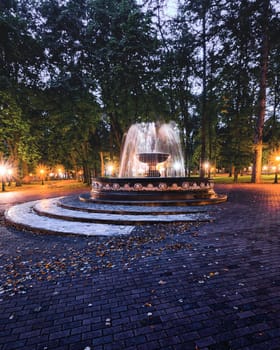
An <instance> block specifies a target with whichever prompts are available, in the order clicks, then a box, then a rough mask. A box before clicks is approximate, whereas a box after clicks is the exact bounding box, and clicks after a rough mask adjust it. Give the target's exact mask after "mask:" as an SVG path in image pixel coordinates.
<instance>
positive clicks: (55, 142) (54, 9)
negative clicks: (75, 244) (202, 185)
mask: <svg viewBox="0 0 280 350" xmlns="http://www.w3.org/2000/svg"><path fill="white" fill-rule="evenodd" d="M166 3H167V2H166V1H161V2H159V1H157V0H147V1H136V0H66V1H60V0H42V1H36V0H13V1H4V2H1V4H0V133H1V143H0V152H1V154H2V155H3V157H4V158H6V159H9V160H11V161H12V162H13V163H14V164H15V166H16V167H18V170H19V174H20V175H21V176H24V175H26V174H27V173H28V172H30V171H34V168H35V167H36V165H37V164H39V163H44V164H46V165H48V166H49V167H52V166H55V165H56V164H57V163H60V164H63V165H64V167H65V168H66V169H69V170H70V169H71V170H74V171H78V170H79V169H82V171H83V173H84V176H85V181H87V182H90V177H91V175H92V174H94V175H97V174H100V173H101V169H102V166H103V164H102V161H103V160H104V155H106V157H108V158H110V159H115V158H118V156H119V153H120V148H121V144H122V137H123V134H124V133H125V132H126V131H127V129H128V128H129V126H130V125H131V124H133V123H135V122H140V121H147V120H158V119H159V120H161V119H163V120H165V121H168V120H174V121H175V122H176V123H177V124H178V126H179V128H180V130H181V137H182V144H183V147H184V153H185V160H186V169H187V173H190V172H191V171H199V172H200V175H201V176H205V175H206V174H205V171H204V170H205V169H204V166H203V164H204V163H205V162H206V161H208V162H210V163H211V164H212V166H213V167H215V168H220V169H222V168H223V169H226V170H227V171H229V172H230V173H231V172H233V173H234V175H235V178H236V179H237V176H238V174H239V173H241V172H242V171H243V169H244V168H246V167H249V166H254V167H255V168H254V169H255V171H254V176H253V178H252V180H253V181H255V182H258V181H259V177H258V176H257V175H258V174H259V173H260V171H261V164H262V158H263V159H264V158H265V157H266V158H268V157H267V154H269V153H273V152H275V151H276V150H278V148H279V137H280V124H279V122H280V121H279V119H280V115H279V113H280V89H279V82H280V54H279V53H280V52H279V50H280V46H279V45H280V43H279V34H280V18H279V11H280V9H279V5H278V4H277V1H273V0H271V1H269V0H246V1H244V0H242V1H241V0H237V1H230V0H200V1H195V0H187V1H184V2H181V4H180V2H178V3H179V5H178V8H177V13H176V14H174V15H173V16H172V17H170V16H168V12H167V11H166ZM262 149H264V152H262ZM100 155H101V157H100Z"/></svg>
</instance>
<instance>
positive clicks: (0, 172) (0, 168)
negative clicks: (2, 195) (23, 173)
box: [0, 165, 7, 192]
mask: <svg viewBox="0 0 280 350" xmlns="http://www.w3.org/2000/svg"><path fill="white" fill-rule="evenodd" d="M6 172H7V169H6V167H5V165H0V176H1V183H2V192H4V191H5V178H4V177H5V174H6Z"/></svg>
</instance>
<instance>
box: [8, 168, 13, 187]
mask: <svg viewBox="0 0 280 350" xmlns="http://www.w3.org/2000/svg"><path fill="white" fill-rule="evenodd" d="M12 174H13V170H12V169H8V179H9V182H8V186H11V181H12Z"/></svg>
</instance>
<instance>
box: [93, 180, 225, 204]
mask: <svg viewBox="0 0 280 350" xmlns="http://www.w3.org/2000/svg"><path fill="white" fill-rule="evenodd" d="M226 199H227V196H226V195H218V194H217V193H216V192H215V191H214V180H213V179H211V178H200V177H141V178H140V177H137V178H134V177H131V178H114V177H97V178H93V179H92V190H91V193H90V198H89V199H87V200H89V201H92V202H97V203H110V204H114V203H115V204H127V205H137V204H141V205H153V206H154V205H207V204H216V203H220V202H224V201H226Z"/></svg>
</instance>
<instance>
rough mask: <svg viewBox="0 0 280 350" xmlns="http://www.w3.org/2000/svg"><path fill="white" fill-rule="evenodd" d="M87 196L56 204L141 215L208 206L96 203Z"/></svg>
mask: <svg viewBox="0 0 280 350" xmlns="http://www.w3.org/2000/svg"><path fill="white" fill-rule="evenodd" d="M87 198H88V196H86V195H80V196H68V197H62V198H59V199H58V201H57V205H59V206H61V207H63V208H66V209H71V210H79V211H86V212H94V213H108V214H133V215H143V214H144V213H147V214H153V215H168V214H175V213H176V214H187V213H205V212H207V211H209V207H208V206H182V207H180V206H165V205H164V206H163V205H154V206H146V205H141V203H138V205H135V203H134V205H125V204H122V205H121V204H115V203H114V204H112V203H107V204H104V203H96V202H92V201H88V200H86V199H87Z"/></svg>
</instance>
